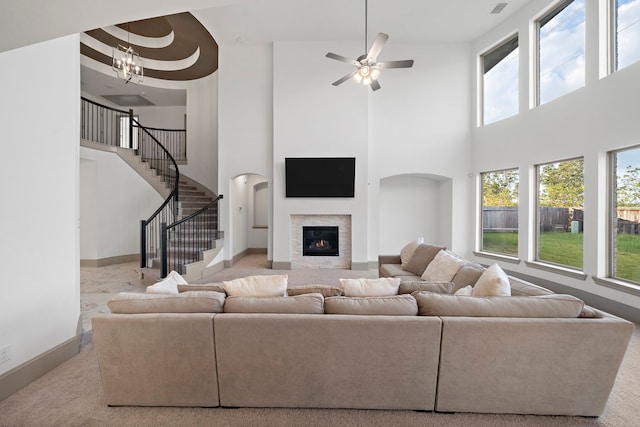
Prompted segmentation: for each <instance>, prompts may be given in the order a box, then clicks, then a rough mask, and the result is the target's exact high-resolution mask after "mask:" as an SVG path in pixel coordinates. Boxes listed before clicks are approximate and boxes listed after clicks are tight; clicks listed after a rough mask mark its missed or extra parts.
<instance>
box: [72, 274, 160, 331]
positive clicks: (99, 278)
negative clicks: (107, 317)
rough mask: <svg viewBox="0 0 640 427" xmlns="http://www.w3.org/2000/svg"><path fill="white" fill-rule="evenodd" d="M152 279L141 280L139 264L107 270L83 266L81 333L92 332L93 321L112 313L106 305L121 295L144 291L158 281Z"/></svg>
mask: <svg viewBox="0 0 640 427" xmlns="http://www.w3.org/2000/svg"><path fill="white" fill-rule="evenodd" d="M156 280H157V279H155V278H153V277H145V278H144V279H141V278H140V264H139V263H138V262H128V263H124V264H114V265H109V266H105V267H80V311H81V313H82V330H83V331H88V330H90V329H91V318H92V317H93V316H94V315H95V314H98V313H109V309H108V308H107V302H108V301H109V300H110V299H111V298H112V297H113V296H114V295H115V294H117V293H118V292H144V291H145V288H146V287H147V286H149V285H152V284H154V283H155V282H156Z"/></svg>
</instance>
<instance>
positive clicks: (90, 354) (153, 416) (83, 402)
mask: <svg viewBox="0 0 640 427" xmlns="http://www.w3.org/2000/svg"><path fill="white" fill-rule="evenodd" d="M242 261H243V262H240V263H238V264H236V266H234V268H233V269H225V270H222V271H220V272H218V273H216V274H215V275H212V276H210V277H207V278H206V279H203V280H200V281H199V282H203V283H204V282H215V281H219V280H223V279H227V278H234V277H243V276H245V275H250V274H278V273H285V274H289V277H290V281H291V282H292V283H293V284H303V283H308V281H306V280H305V278H307V279H308V278H313V281H314V282H315V283H328V284H332V283H336V281H337V279H338V278H340V277H375V275H376V272H374V271H369V272H366V271H365V272H353V271H347V270H313V271H310V270H306V271H303V270H300V271H295V270H294V271H285V272H278V271H276V270H268V269H266V264H265V263H266V261H265V260H264V257H259V256H258V257H253V256H252V257H246V258H245V259H243V260H242ZM263 264H264V265H263ZM595 368H597V367H595ZM638 402H640V333H639V332H638V330H636V332H635V333H634V336H633V338H632V341H631V344H630V346H629V350H628V351H627V354H626V357H625V360H624V362H623V364H622V367H621V369H620V372H619V374H618V378H617V380H616V383H615V386H614V389H613V392H612V394H611V397H610V398H609V402H608V404H607V407H606V409H605V412H604V414H603V415H602V416H601V417H599V418H583V417H555V416H553V417H552V416H532V415H494V414H490V415H484V414H461V413H458V414H439V413H429V412H414V411H374V410H348V409H344V410H336V409H281V408H278V409H271V408H265V409H260V408H240V409H225V408H210V409H208V408H141V407H120V408H110V407H108V406H106V404H105V403H104V395H103V393H102V385H101V383H100V375H99V372H98V364H97V361H96V358H95V353H94V349H93V344H92V342H91V333H90V332H89V333H87V334H86V335H85V338H84V340H83V345H82V350H81V352H80V354H78V355H77V356H76V357H74V358H72V359H71V360H69V361H67V362H66V363H64V364H63V365H61V366H59V367H58V368H56V369H54V370H53V371H51V372H49V373H48V374H46V375H45V376H43V377H42V378H40V379H38V380H36V381H34V382H33V383H32V384H30V385H29V386H27V387H25V388H24V389H22V390H20V391H18V392H17V393H15V394H13V395H12V396H10V397H8V398H7V399H5V400H4V401H2V402H0V426H2V427H9V426H10V427H22V426H28V427H31V426H33V427H40V426H42V427H47V426H56V427H57V426H83V427H84V426H154V427H155V426H274V427H275V426H445V427H447V426H474V427H475V426H491V427H501V426H549V427H551V426H553V427H556V426H620V427H630V426H638V425H640V405H638Z"/></svg>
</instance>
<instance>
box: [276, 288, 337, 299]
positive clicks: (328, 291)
mask: <svg viewBox="0 0 640 427" xmlns="http://www.w3.org/2000/svg"><path fill="white" fill-rule="evenodd" d="M304 294H322V296H323V297H325V298H326V297H339V296H341V295H343V294H344V293H343V292H342V289H340V288H338V287H336V286H330V285H304V286H294V287H291V288H287V295H289V296H296V295H304Z"/></svg>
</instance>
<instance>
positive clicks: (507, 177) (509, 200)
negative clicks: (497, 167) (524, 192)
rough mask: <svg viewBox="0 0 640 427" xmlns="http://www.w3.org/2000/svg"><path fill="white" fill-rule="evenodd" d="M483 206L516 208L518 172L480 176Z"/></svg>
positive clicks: (498, 172) (492, 173) (505, 171)
mask: <svg viewBox="0 0 640 427" xmlns="http://www.w3.org/2000/svg"><path fill="white" fill-rule="evenodd" d="M482 203H483V206H518V170H517V169H509V170H504V171H497V172H487V173H483V174H482Z"/></svg>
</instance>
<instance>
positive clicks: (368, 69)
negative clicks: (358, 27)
mask: <svg viewBox="0 0 640 427" xmlns="http://www.w3.org/2000/svg"><path fill="white" fill-rule="evenodd" d="M388 39H389V35H388V34H385V33H378V35H377V36H376V39H375V40H374V42H373V44H372V45H371V49H369V53H365V54H363V55H360V56H359V57H358V58H356V59H351V58H347V57H346V56H342V55H338V54H336V53H332V52H329V53H327V55H326V57H327V58H331V59H335V60H337V61H342V62H346V63H347V64H351V65H354V66H355V67H356V69H355V70H353V71H352V72H350V73H349V74H347V75H345V76H343V77H342V78H340V79H338V80H336V81H335V82H333V83H332V85H334V86H338V85H339V84H342V83H344V82H346V81H347V80H349V79H351V78H353V79H354V80H355V81H356V82H357V83H362V84H364V85H368V86H371V90H378V89H380V83H379V82H378V77H379V76H380V70H381V69H383V68H411V67H412V66H413V59H405V60H401V61H383V62H377V61H378V55H379V54H380V52H381V51H382V48H383V47H384V45H385V43H386V42H387V40H388ZM364 51H365V52H366V51H367V0H365V2H364Z"/></svg>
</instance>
